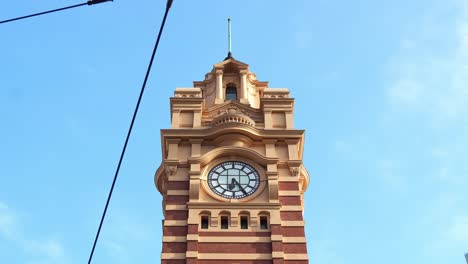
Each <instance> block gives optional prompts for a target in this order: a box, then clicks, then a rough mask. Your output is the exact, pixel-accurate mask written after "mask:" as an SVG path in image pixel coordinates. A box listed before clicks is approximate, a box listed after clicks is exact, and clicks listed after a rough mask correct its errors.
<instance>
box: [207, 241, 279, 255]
mask: <svg viewBox="0 0 468 264" xmlns="http://www.w3.org/2000/svg"><path fill="white" fill-rule="evenodd" d="M198 252H199V253H245V254H249V253H264V254H268V253H271V252H272V248H271V243H228V242H226V243H198Z"/></svg>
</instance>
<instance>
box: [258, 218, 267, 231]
mask: <svg viewBox="0 0 468 264" xmlns="http://www.w3.org/2000/svg"><path fill="white" fill-rule="evenodd" d="M260 229H268V217H266V216H260Z"/></svg>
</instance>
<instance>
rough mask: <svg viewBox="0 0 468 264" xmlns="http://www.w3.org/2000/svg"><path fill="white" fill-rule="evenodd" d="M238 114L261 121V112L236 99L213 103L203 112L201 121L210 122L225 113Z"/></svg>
mask: <svg viewBox="0 0 468 264" xmlns="http://www.w3.org/2000/svg"><path fill="white" fill-rule="evenodd" d="M228 113H230V114H240V115H245V116H247V117H249V118H250V119H252V120H253V121H255V123H263V113H262V112H261V111H260V110H258V109H254V108H252V107H250V106H246V105H244V104H241V103H239V102H237V101H227V102H224V103H223V104H219V105H214V106H212V107H210V108H209V109H207V110H205V111H204V113H203V119H204V120H203V121H207V122H211V121H212V120H213V119H215V118H216V117H218V116H222V115H225V114H228Z"/></svg>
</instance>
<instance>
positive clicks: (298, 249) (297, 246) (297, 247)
mask: <svg viewBox="0 0 468 264" xmlns="http://www.w3.org/2000/svg"><path fill="white" fill-rule="evenodd" d="M283 250H284V253H289V254H306V253H307V247H306V244H305V243H285V244H283Z"/></svg>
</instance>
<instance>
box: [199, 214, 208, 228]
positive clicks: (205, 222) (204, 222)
mask: <svg viewBox="0 0 468 264" xmlns="http://www.w3.org/2000/svg"><path fill="white" fill-rule="evenodd" d="M200 222H201V223H200V227H201V229H208V226H209V225H210V217H209V216H207V215H202V216H201V221H200Z"/></svg>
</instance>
